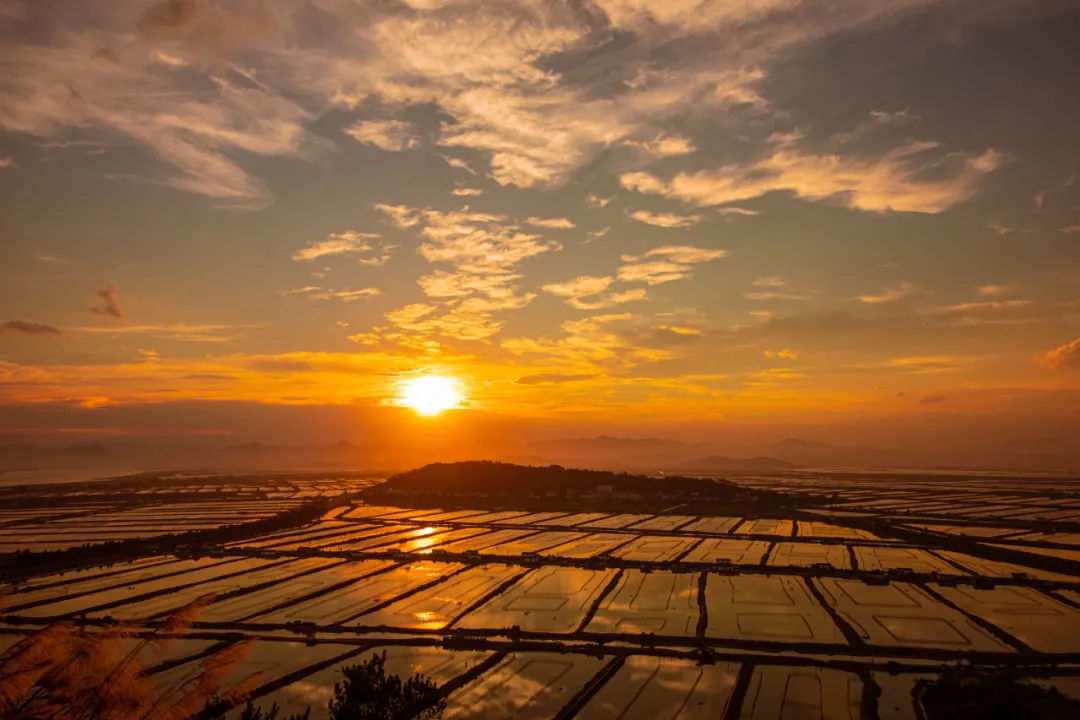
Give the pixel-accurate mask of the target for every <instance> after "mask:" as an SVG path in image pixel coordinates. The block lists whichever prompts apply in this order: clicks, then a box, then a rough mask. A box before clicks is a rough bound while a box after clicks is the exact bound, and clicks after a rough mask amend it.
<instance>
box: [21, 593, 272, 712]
mask: <svg viewBox="0 0 1080 720" xmlns="http://www.w3.org/2000/svg"><path fill="white" fill-rule="evenodd" d="M213 600H214V598H213V596H210V595H207V596H203V597H200V598H198V599H196V600H194V601H193V602H191V603H189V604H188V605H186V606H184V607H182V608H180V609H178V610H176V611H175V612H174V613H172V614H171V615H170V616H169V617H168V618H167V619H166V621H165V622H164V623H163V624H162V625H161V626H160V627H159V628H158V629H156V630H154V631H151V632H149V633H140V632H137V631H136V628H135V627H134V626H132V625H129V624H116V625H112V626H109V627H106V628H104V629H100V630H97V631H82V630H77V629H76V628H75V627H74V626H73V625H72V624H71V623H57V624H54V625H50V626H48V627H46V628H43V629H41V630H39V631H37V632H35V633H34V634H32V635H30V636H28V637H26V638H24V639H23V640H21V641H20V642H18V643H17V644H15V645H14V646H12V647H11V648H10V649H8V651H7V652H5V653H4V654H3V655H0V720H45V719H46V718H48V719H50V720H187V719H188V718H192V717H195V716H197V715H199V714H201V713H203V711H204V710H205V709H206V708H207V705H208V703H214V704H218V703H220V704H221V706H222V707H233V706H235V705H236V704H239V703H241V702H243V701H244V700H245V699H246V698H247V697H248V696H249V695H250V694H251V692H252V691H253V690H255V688H257V687H258V685H259V682H260V679H261V677H260V674H259V673H256V674H253V675H250V676H248V677H246V678H244V679H243V680H241V681H240V682H239V683H236V684H234V685H232V686H231V687H230V688H229V689H228V690H227V691H224V692H222V686H223V683H225V681H226V680H227V679H228V678H229V676H230V675H231V674H232V673H233V672H234V671H235V670H236V669H237V668H238V667H239V666H240V665H241V664H242V663H243V662H244V661H245V660H246V659H247V656H248V654H249V653H250V652H251V648H252V645H253V644H254V643H255V641H254V640H245V641H242V642H238V643H234V644H232V645H229V646H227V647H225V648H223V649H221V650H219V651H218V652H216V653H213V654H212V655H209V656H208V657H206V658H205V659H203V660H202V662H200V663H198V664H196V665H195V667H193V668H192V669H191V671H190V672H188V673H187V674H185V675H184V676H182V677H181V678H179V679H178V680H177V681H176V682H174V683H172V684H171V685H169V686H167V687H160V686H159V685H158V683H157V682H156V681H155V679H154V677H153V676H151V675H148V674H147V673H146V672H144V668H143V662H144V660H145V655H146V654H147V652H146V651H147V649H148V648H151V647H153V648H154V649H158V650H163V649H167V646H168V645H169V643H170V642H171V641H172V640H174V639H175V638H177V637H182V636H183V635H184V633H185V632H186V631H187V630H188V629H189V628H190V627H191V626H192V624H194V622H195V621H196V620H197V619H198V617H199V615H200V614H201V613H202V611H203V609H204V608H205V607H206V606H207V605H209V604H210V603H212V602H213Z"/></svg>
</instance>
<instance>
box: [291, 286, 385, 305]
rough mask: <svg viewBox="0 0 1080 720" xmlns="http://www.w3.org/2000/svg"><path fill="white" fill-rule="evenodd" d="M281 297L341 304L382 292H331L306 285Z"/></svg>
mask: <svg viewBox="0 0 1080 720" xmlns="http://www.w3.org/2000/svg"><path fill="white" fill-rule="evenodd" d="M282 294H283V295H306V296H307V297H308V299H309V300H340V301H342V302H347V303H348V302H353V301H354V300H361V299H363V298H369V297H375V296H376V295H381V294H382V290H379V289H378V288H360V289H358V290H333V289H329V288H321V287H318V286H315V285H307V286H305V287H301V288H295V289H293V290H286V291H284V292H283V293H282Z"/></svg>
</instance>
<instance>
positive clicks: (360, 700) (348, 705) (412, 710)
mask: <svg viewBox="0 0 1080 720" xmlns="http://www.w3.org/2000/svg"><path fill="white" fill-rule="evenodd" d="M342 673H343V675H344V677H343V678H342V681H341V682H339V683H335V684H334V697H333V698H331V700H330V718H331V720H409V719H411V718H431V717H434V716H435V715H437V714H438V713H439V712H441V711H442V710H443V708H444V707H445V706H446V703H445V702H444V701H443V699H442V696H441V694H440V693H439V688H438V686H437V685H436V684H435V683H434V682H432V681H431V680H429V679H428V678H426V677H424V676H423V675H420V674H416V675H413V676H412V677H410V678H409V679H408V680H405V681H404V682H403V681H402V680H401V678H400V677H398V676H397V675H387V674H386V651H385V650H384V651H383V652H382V653H380V654H377V655H374V656H372V657H371V658H370V659H369V660H367V661H365V662H363V663H360V664H359V665H349V666H347V667H344V668H342Z"/></svg>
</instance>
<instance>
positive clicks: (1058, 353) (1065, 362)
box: [1036, 338, 1080, 370]
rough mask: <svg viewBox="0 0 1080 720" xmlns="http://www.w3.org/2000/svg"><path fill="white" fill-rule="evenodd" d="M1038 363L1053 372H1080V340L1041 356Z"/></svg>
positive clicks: (1037, 359)
mask: <svg viewBox="0 0 1080 720" xmlns="http://www.w3.org/2000/svg"><path fill="white" fill-rule="evenodd" d="M1036 361H1037V362H1038V363H1039V364H1041V365H1045V366H1046V367H1048V368H1050V369H1051V370H1080V338H1077V339H1076V340H1073V341H1072V342H1068V343H1065V344H1064V345H1059V346H1058V347H1056V348H1054V349H1053V350H1051V351H1049V352H1047V353H1045V354H1044V355H1040V356H1039V357H1038V358H1036Z"/></svg>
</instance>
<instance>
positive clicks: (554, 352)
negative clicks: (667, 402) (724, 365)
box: [500, 313, 672, 373]
mask: <svg viewBox="0 0 1080 720" xmlns="http://www.w3.org/2000/svg"><path fill="white" fill-rule="evenodd" d="M633 319H634V316H633V315H630V314H628V313H613V314H604V315H592V316H590V317H587V318H582V319H580V320H567V321H566V322H564V323H562V325H561V326H560V329H561V330H562V332H563V335H562V337H559V338H557V339H551V338H509V339H507V340H503V341H502V342H501V343H500V346H501V347H502V348H503V349H505V350H506V351H508V352H510V353H511V354H513V355H517V356H523V357H527V356H539V357H550V358H553V359H556V360H558V362H559V363H560V365H562V366H569V367H576V368H580V369H581V371H582V372H583V373H584V372H587V371H596V370H599V369H600V368H619V369H625V368H631V367H634V366H636V365H639V364H641V363H642V362H653V361H657V360H666V359H669V358H670V357H671V356H672V354H671V352H670V351H668V350H665V349H662V348H656V347H651V346H648V345H644V344H639V343H635V342H633V341H632V340H630V339H629V338H628V337H627V336H626V334H625V333H623V332H620V331H619V330H618V326H620V325H622V324H625V323H628V322H631V321H632V320H633Z"/></svg>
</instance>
